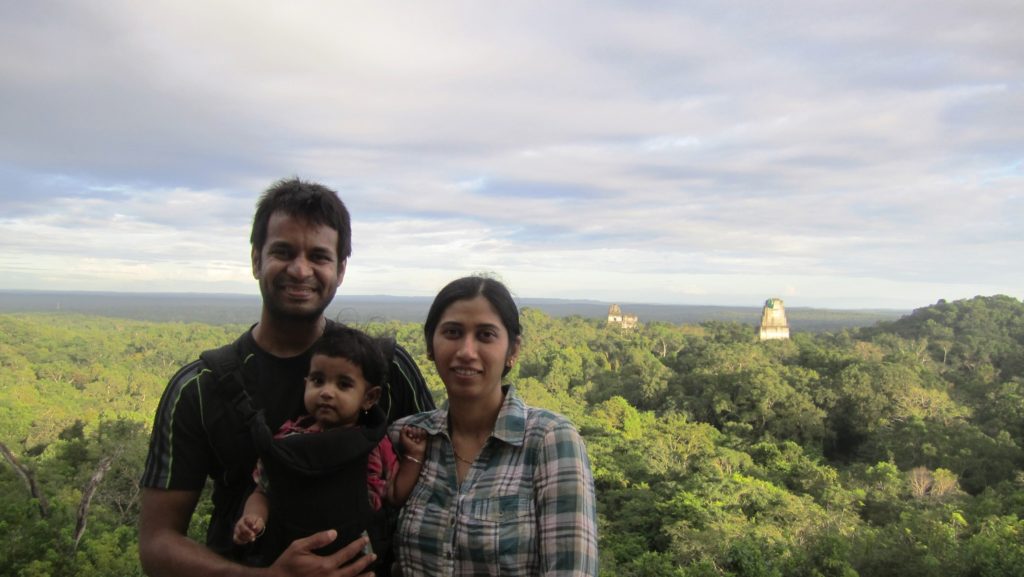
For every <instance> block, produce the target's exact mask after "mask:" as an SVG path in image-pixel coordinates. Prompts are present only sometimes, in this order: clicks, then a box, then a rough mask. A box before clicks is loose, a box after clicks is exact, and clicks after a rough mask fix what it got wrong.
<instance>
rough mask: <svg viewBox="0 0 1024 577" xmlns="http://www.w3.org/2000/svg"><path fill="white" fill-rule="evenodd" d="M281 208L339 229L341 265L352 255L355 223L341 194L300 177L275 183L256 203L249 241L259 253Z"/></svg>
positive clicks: (311, 222) (310, 220)
mask: <svg viewBox="0 0 1024 577" xmlns="http://www.w3.org/2000/svg"><path fill="white" fill-rule="evenodd" d="M278 211H281V212H283V213H285V214H287V215H288V216H293V217H298V218H303V219H306V220H307V221H309V222H310V224H316V225H326V226H329V227H331V228H333V229H334V230H336V231H337V232H338V266H339V267H340V266H341V265H342V263H344V262H345V260H346V259H347V258H348V257H349V255H351V254H352V222H351V219H350V218H349V215H348V209H347V208H345V203H343V202H342V201H341V199H340V198H338V193H336V192H334V191H333V190H331V189H329V188H327V187H326V186H324V185H322V184H317V183H315V182H307V181H304V180H300V179H299V178H289V179H283V180H279V181H277V182H275V183H274V184H273V185H272V186H271V187H270V188H268V189H267V191H266V192H264V193H263V196H261V197H260V200H259V202H258V203H257V204H256V216H254V217H253V219H252V235H251V236H250V237H249V242H251V243H252V248H253V250H255V251H256V252H260V251H262V250H263V244H264V243H265V242H267V227H268V226H269V223H270V215H272V214H274V213H275V212H278Z"/></svg>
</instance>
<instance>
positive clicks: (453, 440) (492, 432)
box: [452, 430, 494, 465]
mask: <svg viewBox="0 0 1024 577" xmlns="http://www.w3.org/2000/svg"><path fill="white" fill-rule="evenodd" d="M493 434H494V431H493V430H491V432H490V433H487V437H488V438H490V436H491V435H493ZM486 444H487V439H484V443H483V445H486ZM483 445H480V449H479V450H477V453H476V456H480V451H483V450H484V446H483ZM452 453H454V454H455V458H456V459H458V460H459V461H462V462H463V463H465V464H467V465H472V464H473V461H470V460H469V459H467V458H465V457H463V456H462V455H460V454H459V452H458V451H456V450H455V439H452ZM474 458H475V457H474Z"/></svg>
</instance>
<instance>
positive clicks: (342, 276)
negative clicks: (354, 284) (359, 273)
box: [334, 258, 348, 288]
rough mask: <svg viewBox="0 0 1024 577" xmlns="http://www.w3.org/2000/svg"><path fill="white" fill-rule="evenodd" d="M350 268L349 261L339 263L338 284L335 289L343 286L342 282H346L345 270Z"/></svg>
mask: <svg viewBox="0 0 1024 577" xmlns="http://www.w3.org/2000/svg"><path fill="white" fill-rule="evenodd" d="M346 267H348V259H347V258H346V259H345V260H343V261H341V262H339V263H338V284H336V285H334V288H338V287H340V286H341V281H343V280H345V268H346Z"/></svg>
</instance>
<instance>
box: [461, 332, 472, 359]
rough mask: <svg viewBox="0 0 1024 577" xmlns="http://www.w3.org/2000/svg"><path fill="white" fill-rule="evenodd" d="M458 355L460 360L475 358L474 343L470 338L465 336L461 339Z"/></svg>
mask: <svg viewBox="0 0 1024 577" xmlns="http://www.w3.org/2000/svg"><path fill="white" fill-rule="evenodd" d="M458 355H459V357H461V358H467V359H472V358H476V343H475V342H473V338H472V337H469V336H467V337H466V338H464V339H462V342H461V343H459V350H458Z"/></svg>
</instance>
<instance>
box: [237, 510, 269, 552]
mask: <svg viewBox="0 0 1024 577" xmlns="http://www.w3.org/2000/svg"><path fill="white" fill-rule="evenodd" d="M266 529H267V525H266V523H265V522H264V521H263V519H261V518H259V517H257V516H256V515H245V516H244V517H242V518H241V519H239V520H238V522H237V523H235V534H234V536H233V539H234V541H235V545H245V544H246V543H252V542H253V541H255V540H256V539H259V538H260V535H263V531H265V530H266Z"/></svg>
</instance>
